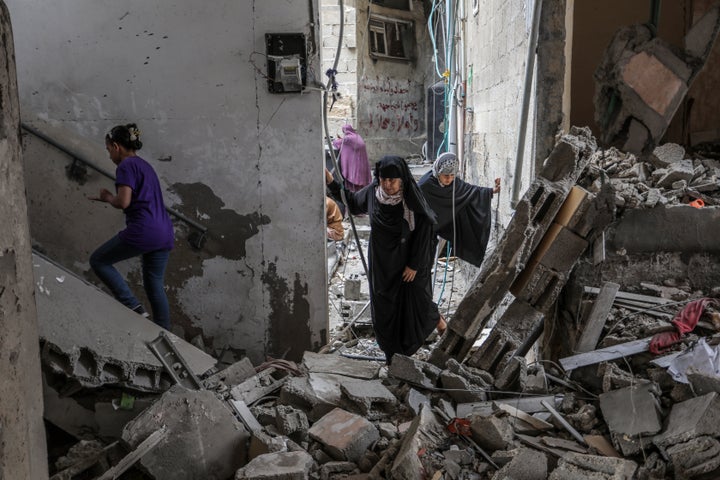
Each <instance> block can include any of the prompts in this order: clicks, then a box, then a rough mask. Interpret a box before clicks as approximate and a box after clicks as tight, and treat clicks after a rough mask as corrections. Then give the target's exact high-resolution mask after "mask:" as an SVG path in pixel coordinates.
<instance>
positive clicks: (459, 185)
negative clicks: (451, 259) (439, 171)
mask: <svg viewBox="0 0 720 480" xmlns="http://www.w3.org/2000/svg"><path fill="white" fill-rule="evenodd" d="M453 183H454V184H455V186H454V189H455V226H454V228H453V185H452V184H451V185H448V186H446V187H443V186H442V185H440V182H438V179H437V178H435V176H434V175H433V174H432V172H427V173H426V174H425V175H423V177H422V178H421V179H420V181H419V182H418V185H419V186H420V190H422V192H423V195H425V199H426V200H427V202H428V204H430V208H432V209H433V211H434V212H435V213H436V214H437V218H438V221H437V225H436V226H435V231H436V233H437V235H439V236H441V237H442V238H444V239H445V240H447V241H449V242H451V243H452V244H453V248H454V249H455V255H457V256H458V257H460V258H461V259H463V260H465V261H466V262H469V263H471V264H473V265H475V266H476V267H479V266H480V265H481V264H482V261H483V259H484V258H485V250H486V249H487V244H488V239H489V238H490V226H491V225H490V224H491V211H492V197H493V189H492V188H486V187H478V186H476V185H471V184H469V183H466V182H464V181H463V180H461V179H459V178H457V177H455V180H454V181H453ZM453 230H454V234H453ZM453 237H455V238H453Z"/></svg>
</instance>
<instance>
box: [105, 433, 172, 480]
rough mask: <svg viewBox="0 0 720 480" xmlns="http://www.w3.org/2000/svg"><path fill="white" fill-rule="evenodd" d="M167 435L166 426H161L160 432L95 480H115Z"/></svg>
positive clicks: (150, 436)
mask: <svg viewBox="0 0 720 480" xmlns="http://www.w3.org/2000/svg"><path fill="white" fill-rule="evenodd" d="M167 434H168V429H167V427H166V426H163V427H162V428H160V430H155V431H154V432H153V433H151V434H150V435H149V436H148V437H147V438H146V439H145V440H143V441H142V442H140V444H139V445H138V446H137V448H135V450H133V451H132V452H130V453H128V454H127V455H125V456H124V457H123V458H122V459H121V460H120V461H119V462H118V463H117V464H116V465H115V466H114V467H112V468H111V469H110V470H108V471H107V472H105V473H103V474H102V475H101V476H100V477H98V478H97V480H115V479H116V478H118V477H119V476H120V475H122V474H123V473H124V472H125V471H126V470H127V469H128V468H130V467H132V466H133V465H134V464H135V463H136V462H137V461H138V460H140V459H141V458H142V457H144V456H145V455H146V454H147V453H148V452H149V451H150V450H152V449H153V448H155V447H156V446H157V445H158V444H159V443H160V442H162V441H163V440H164V439H165V437H166V436H167Z"/></svg>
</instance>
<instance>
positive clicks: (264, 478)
mask: <svg viewBox="0 0 720 480" xmlns="http://www.w3.org/2000/svg"><path fill="white" fill-rule="evenodd" d="M314 463H315V462H314V460H313V458H312V457H311V456H310V455H309V454H308V453H306V452H277V453H266V454H263V455H259V456H257V457H255V458H253V459H252V460H251V461H250V463H248V464H247V465H245V466H244V467H243V468H241V469H238V470H237V472H236V473H235V480H306V479H307V478H308V475H309V474H310V471H311V469H312V467H313V464H314ZM223 478H224V477H223Z"/></svg>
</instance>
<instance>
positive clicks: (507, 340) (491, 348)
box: [468, 328, 520, 372]
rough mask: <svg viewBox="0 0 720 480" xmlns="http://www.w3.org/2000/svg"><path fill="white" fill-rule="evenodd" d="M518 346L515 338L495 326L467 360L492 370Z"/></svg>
mask: <svg viewBox="0 0 720 480" xmlns="http://www.w3.org/2000/svg"><path fill="white" fill-rule="evenodd" d="M519 346H520V345H519V343H518V342H517V340H516V339H515V338H513V337H511V336H510V335H508V334H507V333H506V332H504V331H502V330H501V329H498V328H495V329H493V330H492V331H491V332H490V336H489V337H488V338H487V339H486V340H485V341H484V342H483V343H482V345H480V348H479V349H478V350H477V351H476V352H475V354H473V356H472V357H471V358H470V359H469V360H468V365H470V366H471V367H475V368H479V369H481V370H485V371H487V372H493V371H495V369H496V368H497V367H498V365H500V363H502V362H503V361H504V360H505V357H507V356H508V355H512V354H513V352H515V350H517V348H518V347H519Z"/></svg>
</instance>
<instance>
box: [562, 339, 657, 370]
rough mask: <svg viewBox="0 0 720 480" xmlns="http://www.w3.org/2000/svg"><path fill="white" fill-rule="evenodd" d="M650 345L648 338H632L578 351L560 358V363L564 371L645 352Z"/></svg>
mask: <svg viewBox="0 0 720 480" xmlns="http://www.w3.org/2000/svg"><path fill="white" fill-rule="evenodd" d="M649 345H650V338H643V339H641V340H634V341H632V342H627V343H621V344H619V345H613V346H611V347H605V348H601V349H599V350H594V351H592V352H586V353H580V354H578V355H573V356H571V357H565V358H561V359H560V360H559V361H560V365H562V367H563V368H564V369H565V371H566V372H569V371H570V370H575V369H576V368H579V367H584V366H586V365H594V364H596V363H600V362H607V361H609V360H615V359H617V358H623V357H629V356H631V355H635V354H638V353H642V352H646V351H647V350H648V347H649Z"/></svg>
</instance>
